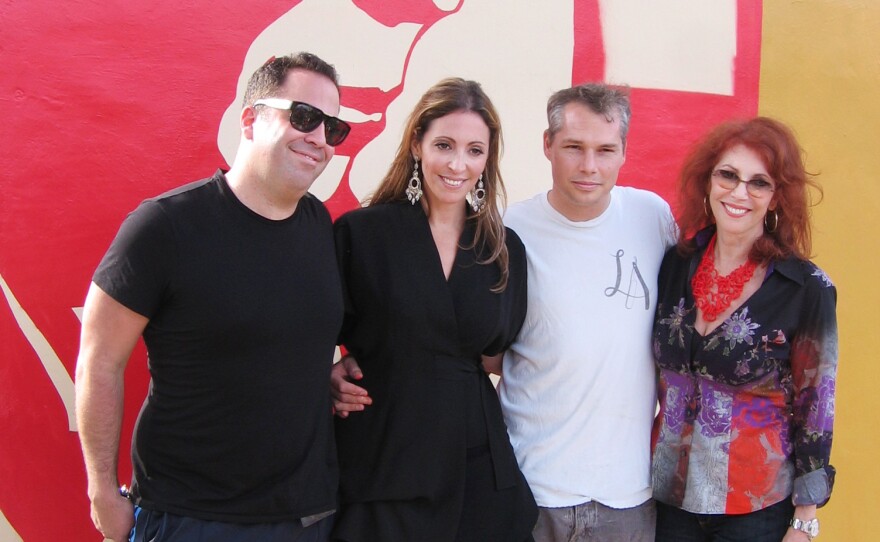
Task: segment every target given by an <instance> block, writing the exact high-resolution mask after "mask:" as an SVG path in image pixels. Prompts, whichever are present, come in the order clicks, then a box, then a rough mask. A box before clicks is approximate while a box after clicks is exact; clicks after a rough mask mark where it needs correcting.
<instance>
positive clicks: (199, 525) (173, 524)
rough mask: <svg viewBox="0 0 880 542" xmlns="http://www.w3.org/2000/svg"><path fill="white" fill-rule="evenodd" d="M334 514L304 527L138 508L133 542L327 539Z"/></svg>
mask: <svg viewBox="0 0 880 542" xmlns="http://www.w3.org/2000/svg"><path fill="white" fill-rule="evenodd" d="M334 516H335V515H334V514H331V515H330V516H328V517H326V518H324V519H322V520H320V521H318V522H317V523H314V524H312V525H309V526H308V527H303V525H302V522H301V521H285V522H280V523H255V524H239V523H224V522H220V521H206V520H201V519H195V518H190V517H184V516H177V515H174V514H168V513H166V512H157V511H154V510H147V509H144V508H140V507H136V508H135V525H134V528H133V529H132V530H131V535H130V538H129V542H217V541H223V542H327V540H329V539H330V530H331V529H332V528H333V521H334Z"/></svg>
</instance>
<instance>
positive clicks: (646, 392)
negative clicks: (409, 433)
mask: <svg viewBox="0 0 880 542" xmlns="http://www.w3.org/2000/svg"><path fill="white" fill-rule="evenodd" d="M547 118H548V124H549V128H548V129H547V130H546V131H545V132H544V154H545V155H546V156H547V158H548V159H549V160H550V163H551V166H552V171H553V188H552V189H551V190H550V191H549V192H546V193H541V194H538V195H537V196H535V197H534V198H532V199H531V200H528V201H524V202H521V203H518V204H516V205H513V206H511V207H510V209H508V211H507V214H506V215H505V217H504V222H505V224H506V225H507V226H509V227H511V228H512V229H513V230H515V231H516V232H517V233H518V234H519V236H520V238H521V239H522V241H523V243H524V244H525V246H526V254H527V257H528V263H529V279H528V291H529V302H528V314H527V316H526V321H525V324H524V325H523V328H522V330H521V331H520V334H519V336H518V337H517V340H516V342H514V344H513V345H512V346H511V347H510V349H509V350H508V351H507V354H506V355H505V357H504V363H503V370H502V373H503V376H502V379H501V384H500V386H499V393H500V396H501V404H502V407H503V409H504V417H505V421H506V422H507V427H508V430H509V432H510V439H511V442H512V443H513V447H514V450H515V451H516V456H517V459H518V461H519V464H520V467H521V468H522V471H523V474H524V475H525V477H526V479H527V480H528V482H529V485H530V486H531V488H532V492H533V493H534V495H535V499H536V500H537V502H538V505H539V506H540V507H541V509H540V515H539V519H538V524H537V526H536V528H535V533H534V534H535V540H536V541H537V542H546V541H554V542H555V541H561V540H565V541H568V540H578V541H593V540H596V541H598V540H601V541H603V542H608V541H653V540H654V514H655V512H654V506H653V501H652V500H651V485H650V484H651V476H650V472H649V470H650V433H651V423H652V419H653V416H654V409H655V400H656V399H655V395H656V393H655V376H654V364H653V357H652V355H651V346H650V335H651V326H652V323H653V317H654V309H655V306H656V299H657V272H658V270H659V268H660V262H661V260H662V258H663V254H664V252H665V251H666V249H667V247H669V246H671V245H672V243H673V240H674V236H673V225H672V224H673V221H672V216H671V213H670V210H669V206H668V205H667V204H666V202H664V201H663V200H662V199H661V198H660V197H659V196H657V195H656V194H654V193H653V192H648V191H645V190H638V189H635V188H628V187H615V184H616V182H617V176H618V173H619V172H620V168H621V167H622V166H623V164H624V162H625V160H626V134H627V129H628V127H629V119H630V107H629V98H628V96H627V95H626V93H624V92H622V91H620V90H618V89H614V88H611V87H608V86H605V85H601V84H587V85H580V86H576V87H573V88H569V89H565V90H562V91H559V92H557V93H556V94H554V95H553V96H552V97H551V98H550V100H549V102H548V105H547ZM494 369H496V370H497V369H499V368H498V367H495V368H494Z"/></svg>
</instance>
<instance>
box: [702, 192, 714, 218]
mask: <svg viewBox="0 0 880 542" xmlns="http://www.w3.org/2000/svg"><path fill="white" fill-rule="evenodd" d="M703 212H704V213H706V216H708V217H709V218H712V213H710V212H709V196H703Z"/></svg>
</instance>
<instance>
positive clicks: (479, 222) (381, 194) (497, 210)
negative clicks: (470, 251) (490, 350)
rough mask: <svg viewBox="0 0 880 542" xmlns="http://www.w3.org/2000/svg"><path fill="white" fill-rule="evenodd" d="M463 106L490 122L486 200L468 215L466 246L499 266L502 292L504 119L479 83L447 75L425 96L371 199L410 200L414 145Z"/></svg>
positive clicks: (495, 289) (497, 288)
mask: <svg viewBox="0 0 880 542" xmlns="http://www.w3.org/2000/svg"><path fill="white" fill-rule="evenodd" d="M458 111H472V112H474V113H476V114H478V115H480V118H482V119H483V122H485V123H486V126H488V127H489V149H488V152H487V159H486V169H485V170H484V171H483V185H484V187H485V189H486V204H485V205H484V206H483V208H482V209H481V210H480V211H479V212H478V213H473V214H471V215H470V216H468V220H472V221H474V223H475V227H476V231H475V234H474V244H473V246H472V247H466V248H474V247H476V248H477V252H478V253H480V254H486V256H485V259H481V260H478V262H479V263H481V264H491V263H495V264H496V265H498V268H499V269H500V271H501V278H500V279H499V281H498V283H497V284H495V286H493V287H492V291H493V292H496V293H497V292H503V291H504V289H505V288H506V287H507V279H508V276H509V270H508V254H507V245H506V244H505V230H504V224H503V223H502V222H501V209H502V208H503V207H504V205H505V204H506V201H507V191H506V190H505V188H504V181H503V180H502V178H501V172H500V169H499V164H500V162H501V152H502V146H503V139H502V136H501V121H500V120H499V118H498V112H497V111H496V110H495V106H494V105H492V102H491V100H489V97H488V96H486V93H485V92H483V88H482V87H481V86H480V84H479V83H477V82H475V81H467V80H465V79H461V78H458V77H453V78H448V79H443V80H442V81H440V82H439V83H437V84H435V85H434V86H432V87H431V88H429V89H428V90H427V92H425V94H424V95H422V97H421V98H420V99H419V102H418V103H417V104H416V106H415V108H414V109H413V111H412V112H411V113H410V114H409V117H408V118H407V121H406V124H405V126H404V130H403V140H402V141H401V142H400V146H399V147H398V148H397V154H396V155H395V157H394V161H393V162H391V167H389V169H388V173H386V174H385V177H384V178H383V179H382V182H381V183H380V184H379V188H377V189H376V192H375V193H373V195H372V197H371V198H369V200H368V201H367V202H366V204H367V205H377V204H380V203H388V202H395V201H406V194H405V190H406V187H407V185H408V183H409V178H410V175H411V174H412V171H413V168H414V167H415V160H414V159H413V153H412V149H413V146H414V145H416V144H418V143H420V142H421V140H422V137H423V136H424V135H425V132H427V131H428V128H429V126H430V125H431V123H432V122H433V121H434V120H436V119H439V118H440V117H445V116H446V115H449V114H450V113H455V112H458ZM428 213H430V209H428Z"/></svg>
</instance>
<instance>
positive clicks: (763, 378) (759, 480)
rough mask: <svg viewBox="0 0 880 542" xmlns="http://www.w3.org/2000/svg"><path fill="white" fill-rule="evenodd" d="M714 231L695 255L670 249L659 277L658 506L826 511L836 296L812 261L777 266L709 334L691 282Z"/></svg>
mask: <svg viewBox="0 0 880 542" xmlns="http://www.w3.org/2000/svg"><path fill="white" fill-rule="evenodd" d="M712 233H713V232H712V231H708V232H706V231H704V232H701V233H700V234H698V237H697V239H698V246H699V247H700V250H698V252H697V253H695V254H694V255H693V256H691V257H688V258H682V257H681V256H680V255H679V254H678V253H677V252H676V249H675V248H672V249H671V250H670V251H669V252H668V253H667V254H666V257H665V259H664V261H663V265H662V266H661V268H660V277H659V292H660V294H659V295H660V298H659V300H658V304H657V315H656V319H655V322H654V332H653V347H654V358H655V361H656V364H657V368H658V371H659V400H660V411H659V414H658V416H657V418H656V419H655V421H654V429H653V433H652V447H653V455H652V478H653V487H654V497H655V498H656V499H657V500H658V501H661V502H664V503H666V504H670V505H673V506H677V507H679V508H682V509H684V510H687V511H690V512H695V513H700V514H743V513H748V512H752V511H756V510H761V509H763V508H766V507H768V506H770V505H772V504H775V503H778V502H780V501H782V500H783V499H785V498H788V497H791V498H792V501H793V502H794V504H795V505H803V504H817V505H820V506H821V505H822V504H824V503H825V502H826V501H827V500H828V498H829V496H830V494H831V488H832V486H833V483H834V468H833V467H832V466H831V465H830V464H829V462H828V460H829V456H830V453H831V436H832V425H833V421H834V384H835V376H836V369H837V318H836V308H835V306H836V301H837V292H836V290H835V288H834V285H833V284H832V283H831V281H830V280H829V279H828V276H827V275H825V273H824V272H822V270H821V269H819V268H818V267H816V266H815V265H813V264H812V263H811V262H808V261H803V260H799V259H794V258H791V259H785V260H781V261H776V262H774V263H773V264H771V266H770V267H769V269H768V271H767V274H766V277H765V279H764V282H763V284H762V285H761V287H760V288H759V289H758V291H757V292H755V293H754V294H753V295H752V296H751V297H750V298H749V299H747V300H746V302H745V303H744V304H743V305H742V306H741V307H739V308H738V309H737V310H736V311H734V313H733V314H732V315H731V316H730V317H729V318H727V320H725V321H724V322H723V323H722V324H721V325H720V326H718V327H717V328H716V329H714V330H713V331H712V332H710V333H709V334H707V335H706V336H702V335H700V334H699V333H698V332H697V331H696V330H695V329H694V322H695V320H696V306H695V303H694V298H693V294H692V292H691V287H690V282H691V277H692V276H693V274H694V272H695V271H696V267H697V264H698V263H699V261H700V257H701V255H702V252H703V251H704V250H705V245H706V244H707V243H708V240H709V238H710V236H711V234H712ZM704 238H705V239H704ZM699 241H703V242H702V243H700V242H699Z"/></svg>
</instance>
